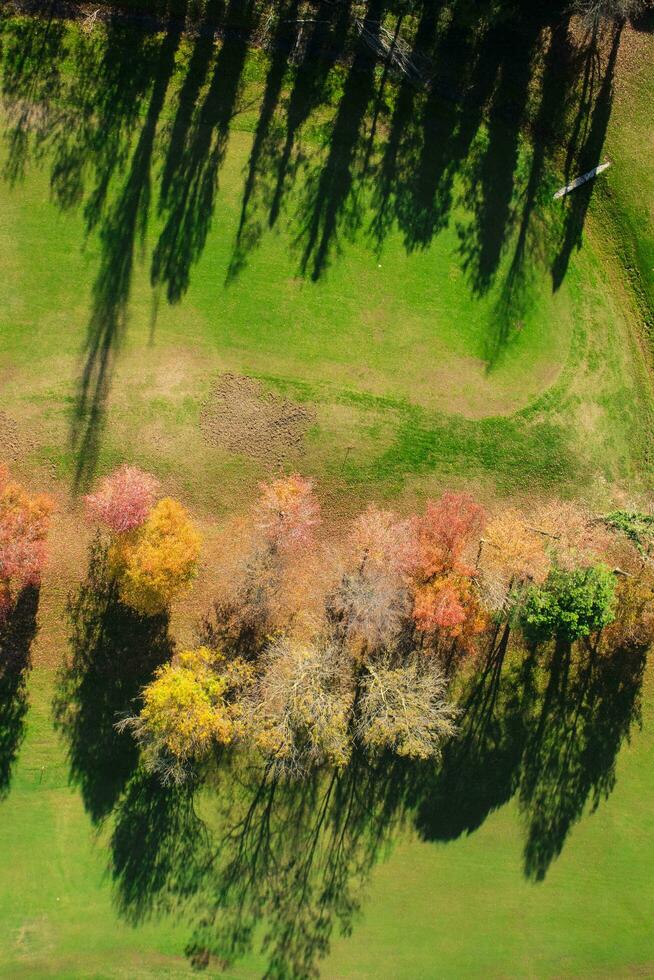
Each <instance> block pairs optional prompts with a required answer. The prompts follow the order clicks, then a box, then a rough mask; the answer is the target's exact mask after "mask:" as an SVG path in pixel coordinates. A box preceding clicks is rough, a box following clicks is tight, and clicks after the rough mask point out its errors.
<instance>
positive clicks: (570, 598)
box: [520, 565, 615, 643]
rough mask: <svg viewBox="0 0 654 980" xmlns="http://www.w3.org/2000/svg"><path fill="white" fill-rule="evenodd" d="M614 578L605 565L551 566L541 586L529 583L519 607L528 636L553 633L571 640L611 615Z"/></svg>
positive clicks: (546, 637) (595, 628)
mask: <svg viewBox="0 0 654 980" xmlns="http://www.w3.org/2000/svg"><path fill="white" fill-rule="evenodd" d="M614 609H615V578H614V576H613V574H612V573H611V572H610V571H609V569H608V568H607V567H606V566H605V565H596V566H594V567H591V568H577V569H575V570H574V571H571V572H568V571H563V570H562V569H560V568H555V569H553V570H552V571H551V572H550V574H549V575H548V577H547V579H546V581H545V582H544V584H543V585H542V586H532V587H531V588H530V589H529V590H528V592H527V594H526V596H525V600H524V603H523V606H522V608H521V611H520V622H521V625H522V629H523V631H524V633H525V635H526V636H527V638H528V639H530V640H534V641H539V640H549V639H551V638H552V637H556V638H557V639H560V640H563V641H564V642H567V643H573V642H574V641H575V640H578V639H579V638H580V637H582V636H589V635H590V634H591V633H596V632H597V631H598V630H600V629H602V627H603V626H607V625H608V624H609V623H611V622H612V621H613V619H614Z"/></svg>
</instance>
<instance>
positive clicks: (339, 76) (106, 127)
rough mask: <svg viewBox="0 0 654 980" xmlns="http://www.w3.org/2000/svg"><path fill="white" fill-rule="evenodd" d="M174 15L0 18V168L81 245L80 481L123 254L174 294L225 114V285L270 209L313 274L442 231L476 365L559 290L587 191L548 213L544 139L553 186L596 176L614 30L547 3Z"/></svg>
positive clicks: (211, 177) (121, 316) (105, 391)
mask: <svg viewBox="0 0 654 980" xmlns="http://www.w3.org/2000/svg"><path fill="white" fill-rule="evenodd" d="M178 7H179V5H176V7H175V16H174V17H171V18H169V19H168V20H166V19H165V10H166V4H165V3H164V4H163V7H162V11H161V14H162V17H163V19H159V20H158V21H157V25H158V31H159V32H158V33H148V32H147V30H145V29H143V30H137V29H135V28H134V26H133V25H129V24H126V23H125V20H124V18H121V17H120V16H116V17H115V18H114V19H111V20H110V21H109V23H108V24H107V25H106V28H103V30H102V31H101V32H100V33H97V34H95V33H94V34H92V35H87V34H84V33H83V32H74V31H67V30H66V29H65V28H64V27H63V26H62V22H59V21H57V20H55V19H54V18H52V17H50V18H47V17H46V18H34V19H33V20H30V21H29V22H28V26H27V29H25V30H24V29H23V26H22V22H21V26H20V27H16V26H15V25H12V22H11V20H9V21H8V22H7V24H6V25H5V26H4V27H3V28H2V35H3V38H2V39H3V44H2V53H1V56H0V57H1V58H2V65H3V72H2V90H3V97H4V101H5V104H6V105H7V106H8V121H9V128H8V131H7V133H6V134H5V135H6V139H7V141H8V147H9V152H8V159H7V164H6V167H5V177H6V178H7V179H9V180H10V181H11V182H13V183H16V182H17V181H18V180H19V179H20V177H21V175H22V174H23V173H24V172H25V168H26V165H27V163H28V161H29V160H30V159H36V160H37V161H38V162H39V163H40V164H41V165H45V162H46V159H47V161H48V162H49V166H50V179H51V189H52V196H53V199H54V200H55V202H56V203H57V204H58V205H59V206H60V207H61V208H64V209H68V208H72V207H80V208H81V209H82V211H83V215H84V221H85V229H86V234H87V235H90V234H91V233H95V234H97V241H98V244H99V251H100V256H99V264H98V271H97V275H96V278H95V282H94V284H93V287H92V292H91V311H90V316H89V321H88V326H87V335H86V342H85V346H84V350H83V356H82V363H81V367H80V380H79V386H78V393H77V398H76V401H75V404H74V406H73V408H72V416H71V447H72V450H73V452H74V455H75V460H76V470H75V486H76V487H77V488H79V489H81V488H83V487H84V486H85V485H86V484H88V482H89V481H90V479H91V478H92V475H93V472H94V470H95V468H96V465H97V459H98V453H99V450H100V446H101V443H102V438H103V430H104V426H105V424H106V413H107V404H108V399H109V395H110V390H111V383H112V374H113V369H114V365H115V360H116V357H117V355H118V352H119V350H120V346H121V342H122V339H123V337H124V333H125V330H126V326H127V321H128V315H129V301H130V292H131V283H132V278H133V275H134V268H135V263H136V262H137V260H138V258H139V254H141V255H142V256H143V257H145V255H146V252H148V251H149V249H150V247H151V256H150V280H151V284H152V287H153V290H154V297H155V308H156V304H157V302H158V301H159V296H160V295H164V296H165V298H166V300H167V301H168V302H170V303H177V302H179V301H180V300H181V299H182V298H183V296H184V295H185V293H186V291H187V290H188V288H189V285H190V282H191V278H192V273H193V269H194V267H195V266H196V265H197V263H198V261H199V260H200V258H201V256H202V254H203V252H204V249H205V246H206V241H207V236H208V234H209V231H210V229H212V227H214V226H215V225H216V223H217V222H216V212H217V209H218V208H219V191H220V186H221V173H222V169H223V166H224V162H225V158H226V153H227V149H228V146H229V141H230V135H231V132H232V130H233V128H234V123H235V120H236V119H237V117H238V116H239V115H240V114H241V113H242V111H243V110H245V109H247V110H248V111H249V112H251V111H254V112H255V115H256V118H255V123H254V129H253V139H252V145H251V149H250V151H249V158H248V160H247V162H246V165H245V168H244V174H243V185H242V193H241V202H240V216H239V219H238V222H237V228H236V231H235V236H234V240H233V243H232V249H231V259H230V261H229V263H228V268H227V272H226V281H225V284H226V285H229V284H230V283H233V282H234V281H235V280H236V279H237V278H238V277H239V276H241V275H243V273H244V271H245V269H246V267H247V265H248V260H249V257H250V255H251V254H252V252H253V250H254V249H256V248H257V246H258V245H259V243H260V242H261V240H262V237H263V235H264V234H265V233H266V231H268V230H270V229H274V228H275V227H277V226H279V225H280V223H281V222H282V220H283V221H284V223H285V226H286V227H287V228H288V229H289V230H290V236H291V239H292V241H293V247H294V249H295V254H296V258H297V263H298V274H299V275H301V276H305V277H307V278H309V279H310V280H312V281H317V280H319V279H321V278H322V277H323V276H325V275H326V274H328V271H329V268H330V266H331V265H332V264H333V262H334V261H335V260H336V258H337V257H338V255H339V253H340V251H341V250H342V247H343V244H344V243H345V242H347V241H348V240H351V239H352V238H354V237H359V238H362V239H363V240H366V241H367V242H368V243H369V245H370V247H371V249H372V250H373V251H374V252H376V253H377V254H380V253H381V251H382V249H383V248H384V243H385V241H386V238H387V237H388V235H389V234H390V233H391V232H392V231H399V233H400V235H401V237H402V240H403V243H404V247H405V249H406V251H407V252H409V253H410V252H412V251H416V250H424V249H426V248H428V247H429V245H430V244H431V243H432V242H433V240H434V238H435V237H436V236H437V235H438V234H439V233H440V232H442V231H443V229H445V228H446V227H448V226H449V225H452V226H453V227H454V228H455V229H456V232H457V235H458V241H459V248H458V261H459V262H460V265H461V268H462V269H463V271H464V273H465V277H466V279H467V282H468V285H469V288H470V289H471V291H472V292H473V293H474V294H477V295H480V296H481V295H484V294H486V293H488V292H489V291H490V290H491V289H494V290H497V300H496V308H495V314H494V316H493V317H492V322H491V326H490V327H489V336H488V338H487V343H486V352H485V355H486V363H487V365H488V369H489V370H492V369H493V367H494V366H495V364H497V362H498V361H499V359H500V357H501V356H502V353H503V351H504V350H505V349H506V346H507V344H508V343H509V341H510V339H511V337H512V332H513V330H514V329H516V328H519V327H520V324H521V322H522V320H523V318H524V316H525V315H526V313H527V311H528V309H529V307H530V303H531V300H532V293H533V283H534V279H535V273H536V270H537V269H541V270H542V269H543V268H545V269H547V268H549V269H550V270H551V277H552V285H553V288H554V289H558V288H559V287H560V286H561V283H562V282H563V280H564V278H565V274H566V271H567V268H568V265H569V262H570V258H571V255H572V253H573V252H574V250H575V249H576V248H578V247H579V245H580V242H581V237H582V234H583V228H584V224H585V221H586V216H587V212H588V206H589V202H590V199H591V196H592V193H593V184H592V182H591V183H588V184H586V185H584V187H583V188H580V189H579V191H577V192H576V194H575V195H571V196H570V197H569V198H568V199H566V200H565V202H563V203H562V204H561V206H560V207H557V208H555V209H553V208H552V204H551V191H552V189H553V187H554V184H553V181H554V177H553V174H554V172H555V170H556V169H557V167H558V164H557V162H556V161H557V160H558V159H559V158H560V151H561V148H562V147H563V149H564V151H565V160H566V164H565V171H566V173H565V178H568V177H570V176H573V175H575V174H576V173H578V172H582V171H585V170H588V169H590V168H591V167H592V166H595V165H596V164H597V163H598V162H599V159H600V156H601V151H602V146H603V143H604V138H605V134H606V128H607V125H608V121H609V118H610V113H611V104H612V98H613V76H614V72H615V66H616V59H617V54H618V50H619V45H620V39H621V30H620V28H619V27H618V28H616V30H615V31H614V34H613V36H612V38H609V39H608V41H607V38H606V37H603V36H600V35H599V34H598V33H594V34H592V35H589V37H588V38H587V39H586V43H585V44H580V43H579V42H578V39H577V38H576V37H575V36H574V35H573V32H572V29H571V26H570V18H569V14H567V13H566V7H567V5H565V4H563V3H553V4H547V5H528V6H527V7H525V9H524V10H523V11H522V13H521V14H520V16H519V17H516V16H515V10H514V8H513V6H512V5H511V4H509V3H508V2H507V3H505V2H503V0H502V2H500V3H497V2H492V0H483V2H481V3H478V4H475V5H473V6H471V5H470V4H469V3H467V0H441V2H438V3H433V2H425V0H409V2H408V3H405V4H403V5H402V8H401V10H400V11H399V13H398V11H396V10H395V5H394V4H393V3H391V0H366V2H365V4H358V5H355V4H354V3H353V2H352V0H344V2H342V3H338V4H334V3H332V2H330V0H316V2H315V3H314V4H313V5H312V7H311V16H310V17H308V18H307V17H305V16H304V14H305V9H304V6H303V5H302V3H301V0H278V2H277V3H275V4H274V5H267V6H266V7H265V9H264V5H262V4H261V3H259V2H257V0H226V2H223V0H203V2H202V3H201V4H200V5H199V6H198V5H195V6H193V7H192V8H191V7H189V13H191V12H192V13H193V16H194V17H195V22H194V25H193V26H194V29H193V33H192V34H191V35H188V36H187V40H186V41H185V43H184V45H182V32H183V29H184V26H185V24H184V18H183V17H182V16H180V12H179V9H178ZM355 14H356V15H360V16H361V19H362V20H363V22H364V23H365V26H366V29H367V31H368V32H369V33H370V34H371V35H372V36H374V35H375V34H376V32H379V31H380V30H381V27H382V25H385V24H387V25H389V26H390V27H391V28H392V29H393V30H394V31H396V33H399V32H402V35H403V37H406V38H407V39H408V41H409V43H410V45H411V49H412V55H413V57H414V59H415V60H416V61H417V62H418V63H419V64H420V65H422V66H424V72H425V79H426V81H425V84H424V85H422V86H421V85H417V84H415V82H414V81H411V80H410V79H408V78H405V77H403V76H400V77H399V78H398V77H397V76H396V75H395V74H393V72H392V71H391V70H390V67H389V64H388V63H386V64H383V63H381V62H380V61H379V60H376V59H375V57H374V56H373V54H372V52H371V50H370V48H369V47H368V46H367V45H366V43H365V42H364V40H363V38H362V36H361V35H360V33H359V32H358V31H357V30H356V28H355V26H354V15H355ZM307 21H308V22H307ZM164 24H165V25H167V27H166V29H165V30H163V31H161V27H162V25H164ZM143 26H145V25H143ZM217 34H219V35H220V37H221V38H222V41H221V43H220V45H218V46H217V45H216V44H215V37H216V36H217ZM263 37H265V39H266V40H265V45H266V47H267V49H268V54H269V57H268V59H267V61H266V64H265V68H264V75H263V78H262V80H261V82H260V84H259V83H257V84H258V86H259V87H258V88H257V85H255V86H254V88H252V86H251V77H250V74H249V72H248V58H249V54H250V51H251V48H252V45H253V44H255V43H261V39H262V38H263ZM251 90H252V91H256V92H258V93H259V94H256V95H255V97H254V99H253V100H251V101H247V99H249V93H250V91H251ZM157 163H159V164H160V165H159V166H157V165H156V164H157ZM153 219H156V222H155V220H153ZM155 224H156V229H155V230H153V233H152V236H151V238H147V236H146V233H147V230H148V226H149V225H152V226H154V225H155ZM219 231H220V228H219ZM153 324H154V320H153Z"/></svg>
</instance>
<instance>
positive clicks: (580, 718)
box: [519, 649, 646, 881]
mask: <svg viewBox="0 0 654 980" xmlns="http://www.w3.org/2000/svg"><path fill="white" fill-rule="evenodd" d="M645 661H646V654H645V651H642V650H633V649H629V650H626V649H622V650H617V651H615V652H614V653H610V654H607V653H604V654H602V653H599V652H598V651H596V650H593V649H589V650H586V651H585V652H584V651H582V650H580V649H577V650H576V651H575V653H574V654H572V653H571V651H570V650H564V651H555V653H554V655H553V661H552V665H551V668H550V676H549V682H548V686H547V689H546V692H545V695H544V697H543V699H542V701H541V703H540V706H539V709H538V722H537V724H536V725H535V726H534V727H533V729H532V731H531V733H530V737H529V739H528V741H527V744H526V747H525V752H524V755H523V758H522V766H521V778H520V792H519V804H520V809H521V812H522V814H523V817H524V819H525V822H526V827H527V839H526V842H525V849H524V862H525V863H524V867H525V875H526V876H527V878H530V879H532V880H535V881H542V880H543V878H544V877H545V875H546V874H547V871H548V869H549V866H550V864H551V863H552V861H553V860H554V859H555V858H556V857H558V855H559V854H560V853H561V851H562V850H563V846H564V844H565V841H566V838H567V836H568V834H569V832H570V829H571V828H572V827H573V825H574V824H575V823H576V822H577V821H578V820H579V819H580V818H581V816H582V814H583V813H584V812H585V811H586V809H587V808H589V809H590V811H591V812H593V811H594V810H596V809H597V807H598V806H599V804H600V802H601V801H602V800H603V799H606V798H608V796H609V795H610V794H611V792H612V790H613V788H614V786H615V780H616V762H617V757H618V753H619V750H620V747H621V745H622V743H623V741H625V740H626V739H628V738H629V734H630V731H631V729H632V727H633V726H634V725H637V724H639V722H640V691H641V686H642V682H643V672H644V668H645Z"/></svg>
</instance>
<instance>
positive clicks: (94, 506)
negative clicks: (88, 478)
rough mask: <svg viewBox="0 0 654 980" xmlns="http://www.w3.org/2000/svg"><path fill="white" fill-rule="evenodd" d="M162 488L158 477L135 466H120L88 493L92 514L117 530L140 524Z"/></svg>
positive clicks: (124, 530)
mask: <svg viewBox="0 0 654 980" xmlns="http://www.w3.org/2000/svg"><path fill="white" fill-rule="evenodd" d="M158 489H159V481H158V480H157V478H156V477H154V476H152V475H151V474H150V473H144V472H143V470H140V469H138V468H137V467H136V466H120V467H119V468H118V469H117V470H114V472H113V473H111V474H110V475H109V476H107V477H105V478H104V480H102V482H101V483H100V486H99V488H98V490H97V492H96V493H91V494H89V495H88V496H87V497H85V503H86V509H87V513H88V514H89V516H90V517H91V518H92V519H93V520H96V521H99V522H100V523H101V524H105V525H106V526H107V527H108V528H110V529H111V530H112V531H114V532H115V533H116V534H125V533H126V532H127V531H133V530H134V529H135V528H137V527H140V526H141V525H142V524H143V523H144V522H145V520H146V518H147V516H148V514H149V513H150V510H151V509H152V505H153V503H154V501H155V499H156V495H157V491H158Z"/></svg>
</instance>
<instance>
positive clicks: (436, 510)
mask: <svg viewBox="0 0 654 980" xmlns="http://www.w3.org/2000/svg"><path fill="white" fill-rule="evenodd" d="M484 521H485V511H484V508H483V507H481V506H480V505H479V504H477V503H476V502H475V501H474V500H473V498H472V497H471V496H470V494H468V493H453V492H451V491H447V492H446V493H444V494H443V496H442V497H441V499H440V500H438V501H431V500H430V501H429V502H428V503H427V507H426V509H425V513H424V515H423V516H422V517H421V518H419V520H418V525H417V546H418V547H417V569H418V574H419V576H420V577H421V578H422V579H424V580H429V579H431V578H432V577H433V576H435V575H442V574H443V573H445V572H450V571H469V569H466V568H465V566H464V565H462V564H461V562H462V558H463V554H464V551H465V549H466V547H467V546H468V545H469V544H470V542H471V541H472V540H473V538H475V537H476V536H477V535H479V534H481V531H482V528H483V526H484Z"/></svg>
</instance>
